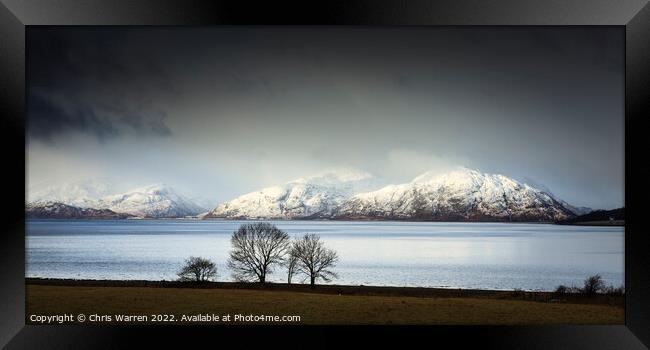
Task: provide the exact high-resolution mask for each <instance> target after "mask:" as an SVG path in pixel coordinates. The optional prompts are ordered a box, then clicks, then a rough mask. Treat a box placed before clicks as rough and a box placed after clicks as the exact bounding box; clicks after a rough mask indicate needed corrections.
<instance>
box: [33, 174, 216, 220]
mask: <svg viewBox="0 0 650 350" xmlns="http://www.w3.org/2000/svg"><path fill="white" fill-rule="evenodd" d="M114 188H115V187H114V186H112V185H110V184H108V183H105V182H101V181H81V182H75V183H70V184H63V185H59V186H40V188H39V187H35V188H34V189H30V190H29V191H28V192H27V197H28V203H29V206H30V207H31V208H32V210H33V209H34V208H35V207H39V206H40V207H42V208H46V207H48V206H51V205H52V204H53V203H58V204H65V205H68V206H72V207H77V208H83V209H108V210H111V211H113V212H115V213H126V214H131V215H135V216H140V217H152V218H166V217H184V216H190V215H197V214H199V213H201V212H204V211H205V208H203V207H201V206H200V205H197V204H196V203H194V202H193V201H191V200H189V199H186V198H185V197H183V196H182V195H180V194H178V193H176V191H175V190H174V189H172V188H171V187H170V186H167V185H164V184H158V185H151V186H146V187H141V188H136V189H132V190H129V191H126V192H121V193H120V192H116V191H115V189H114Z"/></svg>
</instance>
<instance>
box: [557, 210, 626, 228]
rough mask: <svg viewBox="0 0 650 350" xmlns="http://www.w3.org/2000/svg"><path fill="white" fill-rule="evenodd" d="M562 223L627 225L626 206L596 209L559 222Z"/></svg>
mask: <svg viewBox="0 0 650 350" xmlns="http://www.w3.org/2000/svg"><path fill="white" fill-rule="evenodd" d="M557 223H558V224H561V225H625V208H618V209H612V210H595V211H592V212H591V213H589V214H584V215H579V216H576V217H573V218H570V219H567V220H561V221H558V222H557Z"/></svg>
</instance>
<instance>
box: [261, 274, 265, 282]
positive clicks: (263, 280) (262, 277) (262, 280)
mask: <svg viewBox="0 0 650 350" xmlns="http://www.w3.org/2000/svg"><path fill="white" fill-rule="evenodd" d="M265 281H266V276H264V275H262V276H260V283H264V282H265Z"/></svg>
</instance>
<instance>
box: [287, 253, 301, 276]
mask: <svg viewBox="0 0 650 350" xmlns="http://www.w3.org/2000/svg"><path fill="white" fill-rule="evenodd" d="M297 265H298V255H297V254H296V250H295V249H294V248H293V246H292V247H291V249H290V250H289V255H288V257H287V283H288V284H291V279H292V278H293V276H294V275H295V274H296V272H297V271H296V267H297Z"/></svg>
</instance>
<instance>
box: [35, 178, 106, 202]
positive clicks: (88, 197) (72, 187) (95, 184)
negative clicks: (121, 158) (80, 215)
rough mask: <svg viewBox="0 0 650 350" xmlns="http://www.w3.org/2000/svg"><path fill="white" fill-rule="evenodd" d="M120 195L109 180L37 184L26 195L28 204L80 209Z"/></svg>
mask: <svg viewBox="0 0 650 350" xmlns="http://www.w3.org/2000/svg"><path fill="white" fill-rule="evenodd" d="M115 193H118V191H117V189H116V186H115V184H113V183H112V181H110V180H108V179H101V180H81V181H75V182H70V183H64V184H55V185H52V184H46V183H44V184H37V185H34V186H30V188H29V190H28V191H27V193H26V197H27V202H28V203H63V204H67V205H70V206H74V207H79V208H92V207H94V206H96V205H97V201H99V200H100V199H101V198H102V197H105V196H108V195H110V194H115Z"/></svg>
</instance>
